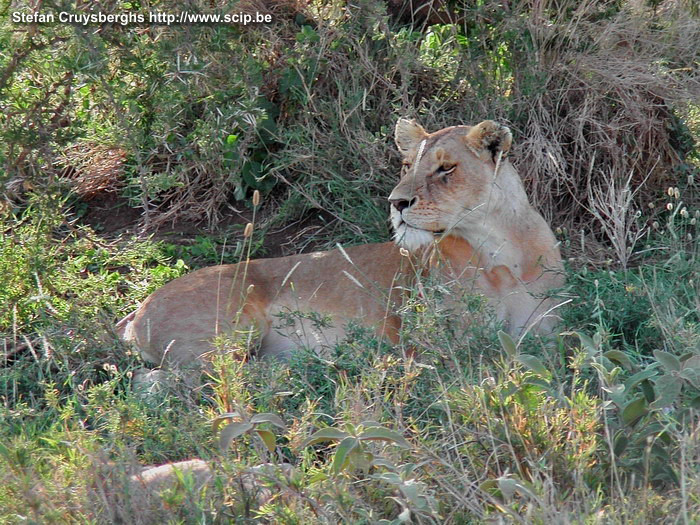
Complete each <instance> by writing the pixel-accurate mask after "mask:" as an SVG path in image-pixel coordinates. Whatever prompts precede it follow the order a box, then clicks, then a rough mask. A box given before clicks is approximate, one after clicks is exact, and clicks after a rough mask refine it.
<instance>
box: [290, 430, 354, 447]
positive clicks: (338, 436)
mask: <svg viewBox="0 0 700 525" xmlns="http://www.w3.org/2000/svg"><path fill="white" fill-rule="evenodd" d="M348 435H349V434H348V433H347V432H343V431H342V430H338V429H337V428H333V427H327V428H322V429H321V430H319V431H318V432H316V433H315V434H312V435H311V436H309V437H308V438H306V440H305V441H304V442H303V443H302V444H301V446H302V447H308V446H309V445H315V444H316V443H323V442H324V441H340V440H342V439H345V438H346V437H348Z"/></svg>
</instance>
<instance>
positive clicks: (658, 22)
mask: <svg viewBox="0 0 700 525" xmlns="http://www.w3.org/2000/svg"><path fill="white" fill-rule="evenodd" d="M545 4H549V3H548V2H545ZM550 7H551V6H550ZM599 8H600V3H598V2H593V1H589V2H584V3H582V4H580V5H579V7H578V9H577V11H576V12H575V13H574V14H573V15H572V17H571V20H570V21H569V22H568V23H566V24H564V23H561V22H556V23H554V24H548V23H546V21H545V20H542V19H540V20H538V19H537V18H536V13H535V11H533V12H531V13H530V16H531V18H530V21H529V25H530V32H531V34H532V35H533V39H534V42H535V46H536V52H537V56H536V59H537V60H536V63H537V64H538V68H539V69H540V71H542V72H544V73H545V74H546V81H545V83H544V88H543V89H542V90H541V91H540V92H539V93H538V94H536V95H534V96H529V95H527V94H524V96H523V99H524V100H523V102H527V107H528V109H527V110H526V111H525V114H524V118H523V120H522V122H523V124H522V127H521V129H519V130H518V131H519V134H520V136H521V139H520V142H519V144H518V145H517V147H516V148H515V153H514V157H515V158H516V160H517V163H518V165H519V167H520V172H521V174H522V175H523V177H524V178H525V180H526V182H527V184H528V185H529V187H530V190H531V191H530V194H531V196H532V199H533V200H534V202H535V204H536V205H537V206H538V208H539V209H541V210H542V211H543V212H544V213H545V215H546V216H547V217H548V219H550V220H551V221H553V222H554V223H555V224H564V225H567V226H581V225H584V226H588V225H590V226H593V224H594V223H595V221H591V219H593V218H594V217H595V215H596V214H595V212H594V210H596V209H597V208H599V207H600V206H599V204H600V203H596V202H595V201H593V200H591V199H595V196H597V195H598V196H600V195H601V194H602V193H601V192H600V191H599V190H600V189H601V188H605V187H608V186H610V185H615V186H616V187H618V188H620V191H624V190H623V189H624V188H625V187H627V185H626V181H627V179H628V178H630V177H631V179H630V184H629V188H630V189H631V190H632V191H634V192H635V198H634V199H633V201H631V202H630V209H629V210H627V211H628V212H631V213H634V211H635V210H636V209H639V208H640V207H641V206H642V205H643V204H646V203H648V202H650V201H653V200H656V199H658V198H659V197H660V196H661V193H662V192H661V191H660V190H662V189H665V188H666V187H667V186H668V185H669V184H671V183H677V182H678V181H677V179H678V175H677V173H675V172H674V168H675V167H677V166H678V165H679V164H681V163H682V162H684V161H685V160H686V158H685V155H686V153H687V150H688V148H687V146H685V147H684V146H683V145H680V144H678V142H679V135H681V134H682V133H683V131H682V130H680V129H679V122H680V120H679V117H681V118H682V117H683V116H684V111H685V110H686V108H687V107H688V104H689V103H696V104H697V101H698V100H700V76H699V75H698V71H697V69H696V66H697V59H698V56H700V47H699V46H698V45H697V42H698V41H700V21H698V19H697V18H693V17H690V16H688V13H687V11H686V10H685V9H684V8H683V3H682V2H666V3H665V4H664V5H663V6H662V9H659V10H657V12H656V13H654V12H653V11H652V10H650V9H648V8H642V7H638V8H635V7H634V6H633V5H628V6H627V7H625V8H623V9H622V10H621V11H620V12H619V13H618V14H617V15H616V16H614V17H613V18H611V19H609V20H603V21H596V20H595V17H594V15H595V14H596V13H597V12H598V10H599ZM681 138H682V137H681ZM621 200H625V199H621ZM591 222H593V224H591ZM594 229H596V230H599V229H600V225H598V226H597V227H595V226H594ZM608 240H612V239H608Z"/></svg>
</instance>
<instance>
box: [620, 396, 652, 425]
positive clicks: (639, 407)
mask: <svg viewBox="0 0 700 525" xmlns="http://www.w3.org/2000/svg"><path fill="white" fill-rule="evenodd" d="M648 413H649V409H648V408H647V402H646V399H644V398H643V397H638V398H636V399H634V400H633V401H630V402H629V403H627V406H626V407H625V408H623V409H622V421H624V422H625V424H627V425H630V426H631V425H634V424H635V423H636V422H637V421H639V419H640V418H641V417H642V416H644V415H646V414H648Z"/></svg>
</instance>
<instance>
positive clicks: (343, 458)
mask: <svg viewBox="0 0 700 525" xmlns="http://www.w3.org/2000/svg"><path fill="white" fill-rule="evenodd" d="M359 444H360V442H359V441H358V439H357V438H355V437H352V436H347V437H346V438H344V439H343V440H342V441H341V442H340V443H339V444H338V446H337V447H336V449H335V455H334V456H333V464H332V465H331V470H332V471H333V472H334V473H335V474H338V473H340V471H341V470H343V468H345V464H346V463H347V458H348V454H350V452H352V450H353V449H354V448H355V447H356V446H357V445H359Z"/></svg>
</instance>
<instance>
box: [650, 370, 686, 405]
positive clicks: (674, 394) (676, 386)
mask: <svg viewBox="0 0 700 525" xmlns="http://www.w3.org/2000/svg"><path fill="white" fill-rule="evenodd" d="M682 386H683V382H682V381H681V380H680V378H678V377H675V376H673V375H671V374H666V375H663V376H661V377H659V378H658V379H656V381H654V392H655V393H656V400H655V401H654V402H653V403H652V404H651V405H649V407H650V408H652V409H654V410H656V409H658V408H664V407H667V406H669V405H671V404H673V402H674V401H676V399H678V396H679V395H680V393H681V387H682Z"/></svg>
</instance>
